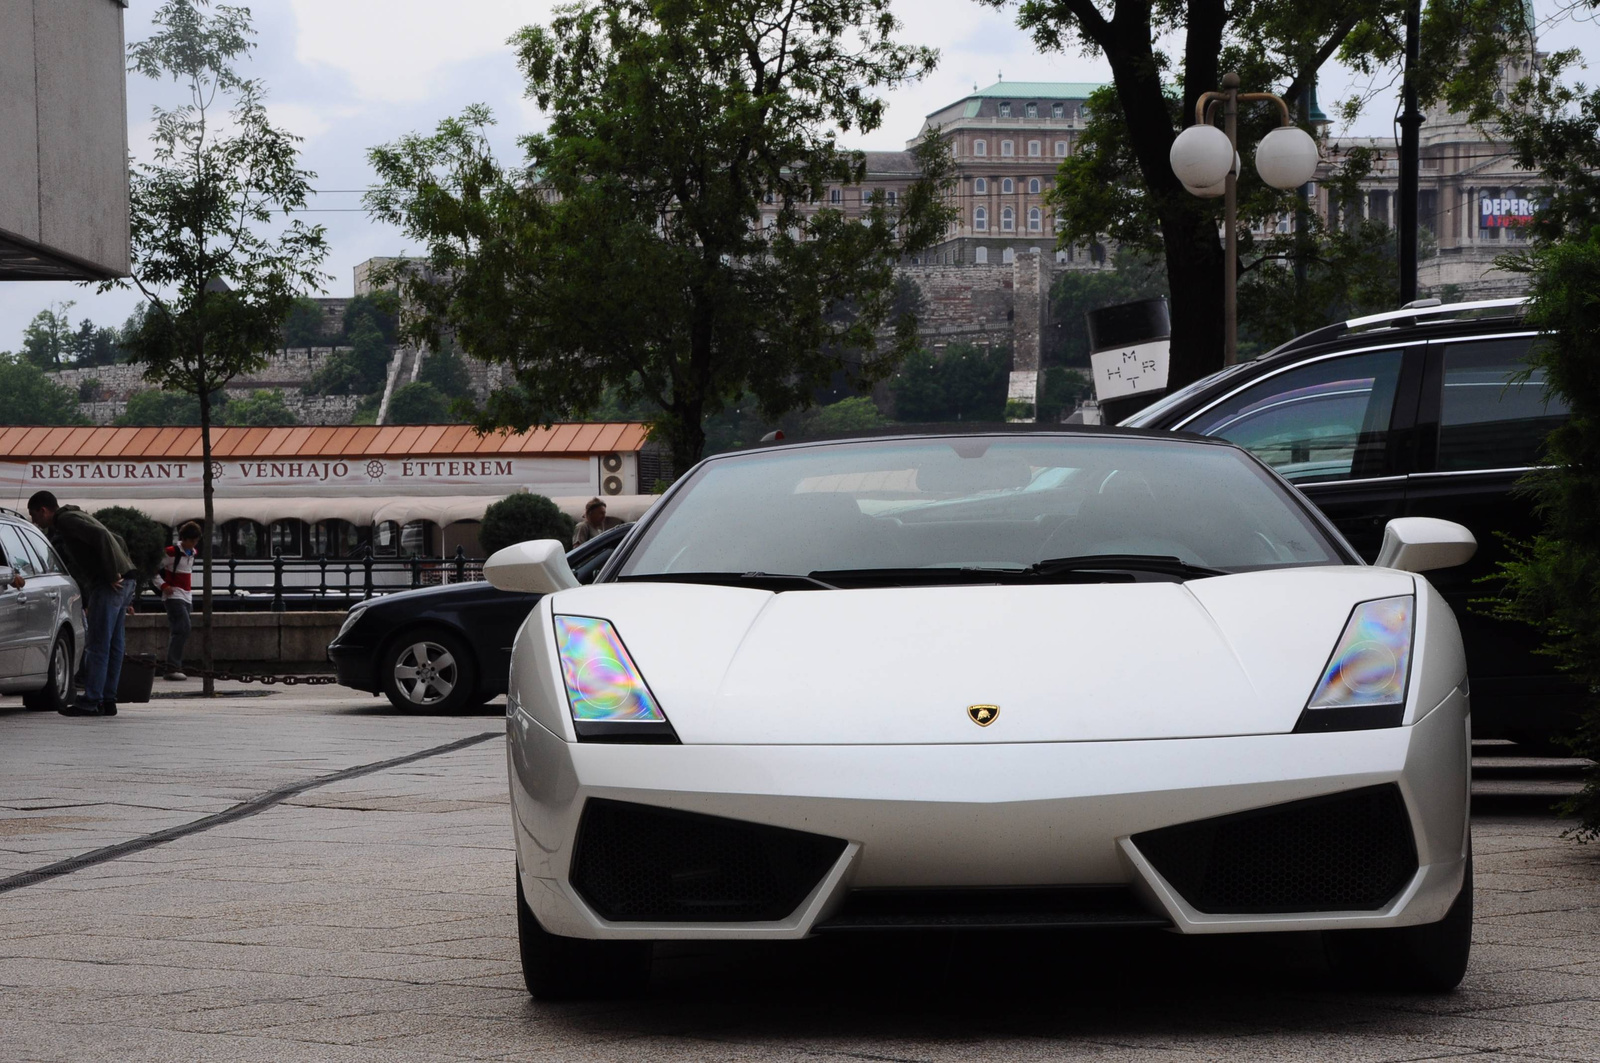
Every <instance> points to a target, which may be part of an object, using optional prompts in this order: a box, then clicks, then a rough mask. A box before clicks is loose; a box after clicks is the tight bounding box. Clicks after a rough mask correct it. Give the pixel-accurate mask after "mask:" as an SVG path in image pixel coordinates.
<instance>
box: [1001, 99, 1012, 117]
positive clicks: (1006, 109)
mask: <svg viewBox="0 0 1600 1063" xmlns="http://www.w3.org/2000/svg"><path fill="white" fill-rule="evenodd" d="M1000 117H1001V118H1010V117H1011V101H1010V100H1003V101H1001V103H1000Z"/></svg>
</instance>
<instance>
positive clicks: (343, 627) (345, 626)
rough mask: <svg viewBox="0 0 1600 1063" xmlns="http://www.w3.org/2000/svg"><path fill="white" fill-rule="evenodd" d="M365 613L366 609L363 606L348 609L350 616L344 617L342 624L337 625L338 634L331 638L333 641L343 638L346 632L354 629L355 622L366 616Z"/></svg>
mask: <svg viewBox="0 0 1600 1063" xmlns="http://www.w3.org/2000/svg"><path fill="white" fill-rule="evenodd" d="M366 611H367V607H366V606H365V605H356V606H352V607H351V609H350V615H349V616H347V617H345V618H344V623H342V624H340V625H339V633H338V634H337V635H335V636H333V640H334V641H335V642H337V641H339V640H340V639H342V638H344V635H345V632H347V631H349V630H350V629H351V628H353V627H355V626H356V621H357V620H360V619H361V617H362V616H363V615H365V614H366Z"/></svg>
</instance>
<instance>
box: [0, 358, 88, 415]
mask: <svg viewBox="0 0 1600 1063" xmlns="http://www.w3.org/2000/svg"><path fill="white" fill-rule="evenodd" d="M88 423H89V419H88V418H87V417H85V416H83V415H82V414H81V413H79V412H78V396H77V395H75V394H74V393H73V392H72V391H70V390H69V389H67V388H64V387H62V386H60V385H59V384H57V383H55V382H54V381H52V380H51V379H50V378H49V377H47V376H45V375H44V372H43V371H42V370H40V369H39V367H38V366H36V365H34V364H33V363H32V361H31V360H29V361H23V360H20V359H18V358H17V357H16V356H15V355H11V354H5V353H0V424H4V425H19V424H77V425H83V424H88Z"/></svg>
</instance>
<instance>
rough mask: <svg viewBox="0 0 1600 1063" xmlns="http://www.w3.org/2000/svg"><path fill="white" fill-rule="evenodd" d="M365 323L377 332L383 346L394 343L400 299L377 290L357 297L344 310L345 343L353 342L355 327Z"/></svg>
mask: <svg viewBox="0 0 1600 1063" xmlns="http://www.w3.org/2000/svg"><path fill="white" fill-rule="evenodd" d="M363 321H364V322H366V323H368V324H370V325H371V326H372V327H373V328H375V329H377V330H378V334H379V335H380V336H382V337H383V342H384V344H385V345H388V344H392V343H394V342H395V339H396V336H397V334H398V331H399V328H400V298H399V296H397V295H395V293H394V292H391V291H386V290H379V291H375V292H371V293H369V294H367V295H358V296H356V297H355V298H354V299H352V300H350V302H349V304H348V305H347V306H346V307H345V310H344V329H343V331H344V336H345V342H346V343H350V342H353V339H354V337H355V333H356V329H357V327H358V326H359V325H360V324H361V323H362V322H363Z"/></svg>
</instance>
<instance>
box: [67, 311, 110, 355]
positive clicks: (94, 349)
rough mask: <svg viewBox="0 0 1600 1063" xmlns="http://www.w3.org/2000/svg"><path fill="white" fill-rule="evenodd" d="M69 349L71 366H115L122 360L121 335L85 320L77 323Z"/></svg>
mask: <svg viewBox="0 0 1600 1063" xmlns="http://www.w3.org/2000/svg"><path fill="white" fill-rule="evenodd" d="M69 348H70V350H71V353H72V364H73V365H77V366H97V365H115V364H116V363H117V362H119V361H121V360H122V335H121V333H119V332H118V331H117V330H116V329H114V328H101V327H98V326H96V325H95V323H94V322H93V321H90V320H89V319H88V318H85V319H84V320H82V321H80V322H78V330H77V331H76V332H74V333H73V334H72V339H71V342H70V344H69Z"/></svg>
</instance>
